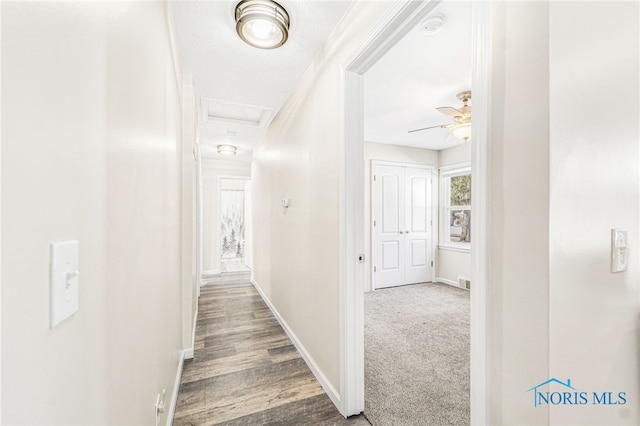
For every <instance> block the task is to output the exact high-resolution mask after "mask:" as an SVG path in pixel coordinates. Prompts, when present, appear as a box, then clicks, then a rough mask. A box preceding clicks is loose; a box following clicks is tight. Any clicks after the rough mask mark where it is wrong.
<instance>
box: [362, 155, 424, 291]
mask: <svg viewBox="0 0 640 426" xmlns="http://www.w3.org/2000/svg"><path fill="white" fill-rule="evenodd" d="M373 170H374V173H373V179H374V180H373V182H372V183H373V194H372V196H373V218H372V225H373V259H374V272H373V287H374V288H376V289H377V288H384V287H393V286H398V285H405V284H415V283H422V282H428V281H431V277H432V271H433V253H432V250H433V248H432V241H431V238H432V232H431V230H432V226H433V225H432V218H431V179H432V176H431V175H432V174H431V170H430V169H426V168H419V167H411V166H392V165H383V164H376V165H374V168H373Z"/></svg>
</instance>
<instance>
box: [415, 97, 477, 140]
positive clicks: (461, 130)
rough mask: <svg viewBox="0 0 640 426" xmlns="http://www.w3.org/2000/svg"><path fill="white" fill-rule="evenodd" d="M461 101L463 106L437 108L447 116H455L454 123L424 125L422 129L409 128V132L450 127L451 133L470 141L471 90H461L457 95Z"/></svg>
mask: <svg viewBox="0 0 640 426" xmlns="http://www.w3.org/2000/svg"><path fill="white" fill-rule="evenodd" d="M456 97H457V98H458V99H460V102H462V106H461V107H460V108H454V107H439V108H436V109H437V110H438V111H440V112H441V113H443V114H444V115H446V116H447V117H451V118H453V121H454V122H453V123H449V124H440V125H438V126H430V127H423V128H421V129H414V130H409V133H413V132H421V131H423V130H429V129H438V128H439V129H448V130H449V133H451V134H452V135H453V136H455V137H457V138H458V139H462V140H463V141H465V142H466V141H468V140H469V139H470V138H471V107H470V106H469V105H468V103H469V101H470V100H471V91H470V90H467V91H465V92H460V93H458V94H457V95H456Z"/></svg>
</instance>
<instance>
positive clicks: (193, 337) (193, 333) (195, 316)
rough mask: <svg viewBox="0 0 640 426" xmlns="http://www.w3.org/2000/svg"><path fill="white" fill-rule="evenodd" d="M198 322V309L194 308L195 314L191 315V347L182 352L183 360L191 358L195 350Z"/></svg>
mask: <svg viewBox="0 0 640 426" xmlns="http://www.w3.org/2000/svg"><path fill="white" fill-rule="evenodd" d="M197 322H198V307H197V306H196V312H195V313H194V314H193V327H192V330H191V347H190V348H186V349H185V350H184V359H191V358H193V353H194V351H195V348H196V324H197Z"/></svg>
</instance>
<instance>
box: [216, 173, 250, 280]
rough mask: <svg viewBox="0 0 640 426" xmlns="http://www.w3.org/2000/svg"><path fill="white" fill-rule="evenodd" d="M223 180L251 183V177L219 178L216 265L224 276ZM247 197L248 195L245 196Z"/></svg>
mask: <svg viewBox="0 0 640 426" xmlns="http://www.w3.org/2000/svg"><path fill="white" fill-rule="evenodd" d="M223 179H234V180H243V181H245V182H246V181H250V180H251V177H246V176H224V175H220V176H218V187H217V189H216V190H217V194H216V197H217V202H216V226H217V229H216V236H217V238H216V239H217V241H216V244H217V245H218V250H219V252H218V258H217V259H216V265H217V267H218V274H222V250H221V249H220V246H221V244H222V238H221V237H222V235H221V233H220V221H221V217H220V216H221V214H222V213H221V209H222V180H223ZM245 195H246V194H245Z"/></svg>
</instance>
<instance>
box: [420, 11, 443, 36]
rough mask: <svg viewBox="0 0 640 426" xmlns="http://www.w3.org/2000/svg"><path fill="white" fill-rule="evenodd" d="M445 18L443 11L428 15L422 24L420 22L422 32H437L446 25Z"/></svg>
mask: <svg viewBox="0 0 640 426" xmlns="http://www.w3.org/2000/svg"><path fill="white" fill-rule="evenodd" d="M444 22H445V18H444V15H443V14H442V13H438V14H437V15H432V16H429V17H427V19H425V20H424V21H422V24H420V28H421V30H420V31H421V32H422V34H424V35H426V36H432V35H434V34H437V33H438V32H439V31H440V30H441V29H442V27H443V26H444Z"/></svg>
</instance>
